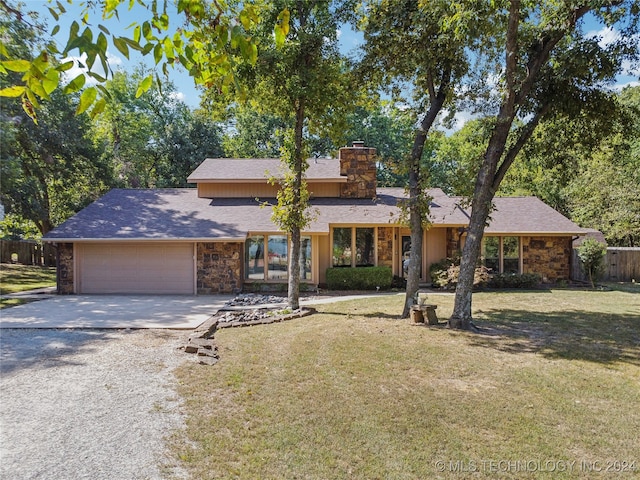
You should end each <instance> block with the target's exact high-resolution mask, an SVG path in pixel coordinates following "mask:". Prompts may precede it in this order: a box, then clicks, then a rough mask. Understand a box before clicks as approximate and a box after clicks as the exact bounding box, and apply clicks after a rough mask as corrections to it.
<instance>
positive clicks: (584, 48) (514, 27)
mask: <svg viewBox="0 0 640 480" xmlns="http://www.w3.org/2000/svg"><path fill="white" fill-rule="evenodd" d="M638 11H639V9H638V4H637V2H632V1H626V2H625V1H616V2H610V1H600V2H589V3H586V4H584V5H580V4H578V5H574V4H571V5H565V4H563V3H559V2H555V1H548V2H542V3H541V2H526V1H521V0H510V1H509V2H508V3H507V4H506V6H505V11H504V12H501V11H500V10H499V11H498V14H502V13H504V14H506V18H507V21H506V28H505V30H504V32H505V34H504V36H503V37H502V39H501V40H500V41H501V42H502V45H503V48H504V56H503V65H502V70H501V72H502V73H501V76H500V83H499V101H498V105H499V107H498V112H497V114H496V115H495V117H494V120H493V121H494V124H493V128H492V132H491V136H490V138H489V141H488V145H487V148H486V150H485V153H484V155H483V158H482V163H481V165H480V168H479V170H478V174H477V176H476V179H475V187H474V192H473V198H472V202H471V220H470V223H469V228H468V231H467V236H466V241H465V245H464V248H463V251H462V262H461V266H460V278H459V282H458V286H457V288H456V297H455V304H454V310H453V314H452V316H451V318H450V319H449V326H450V327H452V328H462V329H471V328H472V327H473V324H472V322H471V318H472V316H471V299H472V285H473V274H474V270H475V265H476V262H477V260H478V257H479V254H480V249H481V242H482V236H483V233H484V228H485V225H486V222H487V219H488V217H489V213H490V210H491V204H492V200H493V197H494V196H495V194H496V192H497V190H498V188H499V186H500V184H501V182H502V180H503V179H504V177H505V175H506V173H507V171H508V170H509V168H510V167H511V165H512V164H513V161H514V160H515V158H516V156H517V154H518V153H519V152H520V151H521V149H522V148H523V146H524V145H525V144H526V143H527V141H528V140H529V139H530V137H531V136H532V134H533V132H534V131H535V129H536V127H537V125H538V124H539V123H540V122H541V121H542V120H543V119H544V118H549V117H550V116H552V115H553V114H558V113H571V112H572V113H573V114H575V113H576V112H579V111H580V109H581V108H582V107H583V106H584V105H588V106H593V107H597V108H594V109H593V110H592V111H594V112H595V111H600V112H602V111H604V110H605V109H606V107H607V106H608V105H610V102H608V100H610V96H608V95H607V94H606V93H604V92H603V91H602V90H600V89H598V88H597V86H598V85H601V84H603V83H606V82H611V81H612V80H613V79H614V77H615V74H616V73H617V72H618V71H619V69H620V65H621V59H622V58H623V57H624V56H626V55H630V56H634V55H637V53H638V45H637V42H636V41H635V40H633V39H634V38H635V37H634V33H636V32H637V22H638ZM587 13H592V14H594V15H597V16H598V17H599V18H600V19H601V20H602V21H604V22H605V24H607V25H609V26H611V25H614V24H618V25H621V28H624V32H623V34H622V35H621V37H620V38H619V39H618V40H617V41H614V42H612V43H611V44H609V45H600V44H599V43H598V39H597V38H596V39H594V38H589V37H587V36H586V35H584V34H583V33H582V32H581V30H580V29H579V22H580V21H581V20H582V19H583V18H584V16H585V15H586V14H587ZM516 120H519V122H520V123H519V124H518V123H517V122H516Z"/></svg>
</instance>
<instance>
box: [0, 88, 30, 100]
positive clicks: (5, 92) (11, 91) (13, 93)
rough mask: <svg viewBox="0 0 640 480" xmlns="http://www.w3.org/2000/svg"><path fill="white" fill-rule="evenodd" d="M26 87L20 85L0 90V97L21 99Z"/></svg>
mask: <svg viewBox="0 0 640 480" xmlns="http://www.w3.org/2000/svg"><path fill="white" fill-rule="evenodd" d="M26 89H27V87H24V86H21V85H13V86H11V87H6V88H3V89H2V90H0V97H21V96H22V95H23V94H24V93H25V90H26Z"/></svg>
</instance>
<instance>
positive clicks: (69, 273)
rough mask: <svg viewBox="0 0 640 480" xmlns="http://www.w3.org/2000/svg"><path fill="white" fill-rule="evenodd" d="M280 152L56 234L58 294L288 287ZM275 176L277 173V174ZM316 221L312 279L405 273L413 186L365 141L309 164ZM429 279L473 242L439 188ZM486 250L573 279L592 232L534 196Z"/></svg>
mask: <svg viewBox="0 0 640 480" xmlns="http://www.w3.org/2000/svg"><path fill="white" fill-rule="evenodd" d="M279 169H280V163H279V160H277V159H247V160H243V159H206V160H205V161H204V162H203V163H202V164H201V165H200V166H199V167H198V168H197V169H196V170H195V171H194V172H193V173H192V174H191V175H190V176H189V179H188V180H189V182H192V183H195V184H196V188H178V189H148V190H124V189H114V190H111V191H110V192H108V193H107V194H106V195H104V196H103V197H102V198H100V199H99V200H97V201H95V202H94V203H92V204H91V205H89V206H88V207H87V208H85V209H84V210H82V211H81V212H79V213H78V214H77V215H75V216H74V217H72V218H70V219H69V220H67V221H66V222H64V223H63V224H62V225H60V226H59V227H57V228H56V229H54V230H53V231H51V232H49V233H48V234H47V235H46V236H45V239H44V240H45V241H48V242H53V243H55V244H56V245H57V249H58V260H59V261H58V290H59V293H63V294H70V293H140V294H144V293H154V294H216V293H231V292H234V291H239V290H242V289H246V288H258V287H264V286H265V285H267V286H268V284H278V283H280V284H282V283H286V278H287V261H288V258H287V250H288V246H287V236H286V235H285V234H284V233H283V232H282V231H280V230H279V229H278V227H276V225H274V223H273V222H272V221H271V208H269V207H264V206H263V203H264V202H267V203H269V202H271V203H273V202H275V200H273V199H274V198H275V196H276V192H277V188H278V186H277V185H272V184H270V183H269V182H268V181H267V177H268V176H269V175H277V174H278V171H279ZM267 172H268V173H267ZM306 179H307V182H308V185H309V191H310V192H311V200H310V204H311V206H310V208H311V211H312V212H313V215H314V218H313V221H312V222H311V224H310V225H309V226H308V227H307V228H306V229H304V231H303V236H302V254H301V262H300V263H301V265H300V270H301V279H302V282H305V283H309V284H312V285H314V286H315V285H318V284H320V285H321V284H323V283H324V282H325V278H326V270H327V268H329V267H338V266H339V267H359V266H368V265H378V266H388V267H389V268H390V269H391V270H392V272H393V274H394V275H398V276H402V275H403V268H402V264H403V261H404V260H405V259H406V258H407V256H408V252H409V249H410V232H409V229H408V228H406V227H405V226H403V225H402V224H401V223H400V220H399V217H400V209H399V207H398V202H399V201H400V200H402V199H403V198H404V197H405V192H404V189H402V188H377V187H376V163H375V149H373V148H367V147H364V145H362V144H361V143H354V146H353V147H345V148H341V149H340V155H339V158H337V159H315V160H314V159H312V160H309V169H308V170H307V172H306ZM429 193H430V195H431V196H432V197H433V199H432V201H431V214H430V219H429V220H430V222H431V225H430V228H429V229H427V230H426V231H425V234H424V235H425V238H424V251H423V259H422V281H423V282H428V281H429V278H428V272H429V265H430V264H432V263H434V262H437V261H439V260H441V259H443V258H445V257H448V256H452V255H453V254H454V253H455V252H456V251H457V250H458V249H459V248H460V247H461V244H462V242H464V237H465V227H466V226H468V222H469V212H468V210H466V209H465V208H463V207H462V206H461V205H460V202H459V200H460V199H458V198H453V197H449V196H447V195H445V194H444V192H443V191H442V190H440V189H432V190H431V191H430V192H429ZM495 207H496V208H495V210H494V211H493V213H492V220H491V223H490V225H489V226H488V227H487V229H486V234H485V240H484V246H483V258H484V261H485V262H486V264H487V266H489V267H491V268H492V269H493V270H494V271H498V272H521V273H527V272H535V273H538V274H540V275H542V276H543V277H544V278H545V279H546V280H548V281H555V280H561V279H568V278H569V274H570V259H571V242H572V239H573V238H575V237H576V236H579V235H582V234H583V230H582V229H581V228H579V227H578V226H577V225H575V224H574V223H572V222H571V221H570V220H568V219H567V218H565V217H564V216H562V215H561V214H560V213H558V212H556V211H555V210H553V209H552V208H551V207H549V206H547V205H546V204H544V203H543V202H541V201H540V200H538V199H536V198H534V197H517V198H496V199H495Z"/></svg>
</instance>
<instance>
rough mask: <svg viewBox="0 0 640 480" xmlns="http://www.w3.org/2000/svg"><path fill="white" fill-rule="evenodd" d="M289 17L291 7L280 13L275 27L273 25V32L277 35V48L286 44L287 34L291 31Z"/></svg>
mask: <svg viewBox="0 0 640 480" xmlns="http://www.w3.org/2000/svg"><path fill="white" fill-rule="evenodd" d="M289 19H290V13H289V9H288V8H285V9H284V10H282V12H280V14H279V15H278V21H277V22H276V25H275V27H273V34H274V36H275V40H276V47H277V48H282V47H283V46H284V42H285V40H286V38H287V34H288V33H289Z"/></svg>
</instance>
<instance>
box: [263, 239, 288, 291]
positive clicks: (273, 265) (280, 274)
mask: <svg viewBox="0 0 640 480" xmlns="http://www.w3.org/2000/svg"><path fill="white" fill-rule="evenodd" d="M267 255H268V269H267V272H268V276H267V278H268V279H269V280H286V279H287V276H288V271H287V269H288V267H289V263H288V260H287V258H288V257H287V237H286V235H270V236H269V241H268V254H267Z"/></svg>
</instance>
